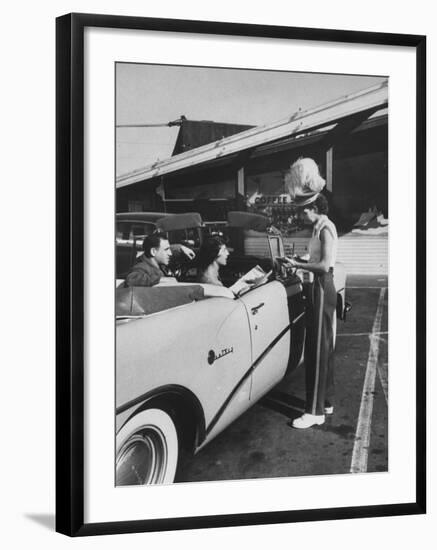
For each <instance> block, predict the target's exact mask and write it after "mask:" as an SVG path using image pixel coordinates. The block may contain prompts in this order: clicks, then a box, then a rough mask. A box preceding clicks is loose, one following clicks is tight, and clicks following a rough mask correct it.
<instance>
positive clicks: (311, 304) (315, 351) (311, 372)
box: [304, 216, 338, 415]
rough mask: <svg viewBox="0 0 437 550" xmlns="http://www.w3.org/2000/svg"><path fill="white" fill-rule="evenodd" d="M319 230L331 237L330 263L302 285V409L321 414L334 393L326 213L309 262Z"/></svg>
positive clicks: (316, 252)
mask: <svg viewBox="0 0 437 550" xmlns="http://www.w3.org/2000/svg"><path fill="white" fill-rule="evenodd" d="M322 231H329V232H330V233H331V235H332V237H333V238H334V250H333V255H332V265H331V266H330V269H329V272H328V273H314V281H313V283H311V284H310V285H306V291H307V292H306V296H307V312H306V341H305V355H304V357H305V378H306V406H305V412H307V413H309V414H313V415H323V414H324V408H325V407H327V406H332V405H333V393H334V322H335V315H336V306H337V292H336V290H335V286H334V264H335V259H336V254H337V242H338V236H337V230H336V228H335V225H334V224H333V223H332V222H331V221H330V220H329V219H328V217H327V216H322V217H321V218H320V219H319V220H318V222H317V223H316V224H315V226H314V228H313V234H312V237H311V240H310V242H309V247H308V251H309V255H310V259H309V262H319V261H320V259H321V241H320V234H321V232H322Z"/></svg>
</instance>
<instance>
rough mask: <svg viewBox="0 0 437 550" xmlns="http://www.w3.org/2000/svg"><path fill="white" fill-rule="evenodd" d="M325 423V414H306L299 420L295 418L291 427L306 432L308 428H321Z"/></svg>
mask: <svg viewBox="0 0 437 550" xmlns="http://www.w3.org/2000/svg"><path fill="white" fill-rule="evenodd" d="M324 423H325V415H324V414H309V413H305V414H303V415H302V416H299V418H295V419H294V420H293V422H292V423H291V425H292V426H293V428H299V429H301V430H304V429H306V428H311V426H320V425H321V424H324Z"/></svg>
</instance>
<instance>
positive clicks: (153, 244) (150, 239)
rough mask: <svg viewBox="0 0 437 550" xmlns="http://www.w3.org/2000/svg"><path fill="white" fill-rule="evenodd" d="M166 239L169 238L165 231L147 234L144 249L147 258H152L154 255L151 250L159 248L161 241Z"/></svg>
mask: <svg viewBox="0 0 437 550" xmlns="http://www.w3.org/2000/svg"><path fill="white" fill-rule="evenodd" d="M165 239H167V236H166V235H165V233H160V232H159V231H155V232H154V233H152V234H151V235H147V237H145V238H144V241H143V250H144V255H145V256H146V258H150V257H151V256H152V254H151V252H150V251H151V250H152V248H159V247H160V246H161V241H163V240H165Z"/></svg>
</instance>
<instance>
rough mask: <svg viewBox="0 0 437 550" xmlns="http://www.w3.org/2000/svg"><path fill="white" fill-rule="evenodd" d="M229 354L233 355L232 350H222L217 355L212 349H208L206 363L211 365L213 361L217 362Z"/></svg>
mask: <svg viewBox="0 0 437 550" xmlns="http://www.w3.org/2000/svg"><path fill="white" fill-rule="evenodd" d="M229 353H234V348H233V347H231V348H224V349H222V350H221V351H220V353H219V354H216V353H215V351H214V350H213V349H210V350H209V352H208V363H209V364H210V365H212V364H213V363H214V361H217V359H221V358H222V357H224V356H225V355H228V354H229Z"/></svg>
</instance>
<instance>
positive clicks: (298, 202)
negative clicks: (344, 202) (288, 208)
mask: <svg viewBox="0 0 437 550" xmlns="http://www.w3.org/2000/svg"><path fill="white" fill-rule="evenodd" d="M319 195H320V193H311V194H309V193H308V194H305V195H299V196H297V197H294V198H292V199H291V201H290V204H291V205H292V206H297V207H301V206H307V205H308V204H311V203H313V202H314V201H315V200H316V199H317V197H318V196H319Z"/></svg>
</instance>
